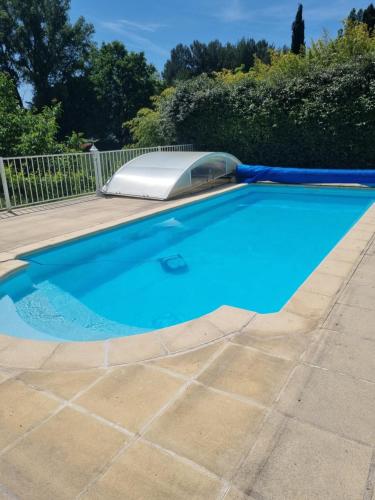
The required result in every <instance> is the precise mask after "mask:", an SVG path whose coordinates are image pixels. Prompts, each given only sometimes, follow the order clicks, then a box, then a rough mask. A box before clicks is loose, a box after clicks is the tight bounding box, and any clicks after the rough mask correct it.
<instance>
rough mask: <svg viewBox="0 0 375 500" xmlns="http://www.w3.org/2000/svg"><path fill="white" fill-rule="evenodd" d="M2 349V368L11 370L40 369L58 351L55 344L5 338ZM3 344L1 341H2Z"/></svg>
mask: <svg viewBox="0 0 375 500" xmlns="http://www.w3.org/2000/svg"><path fill="white" fill-rule="evenodd" d="M3 342H4V344H6V345H4V348H1V347H0V366H3V367H7V366H8V367H11V368H25V367H26V368H30V369H35V368H40V367H41V366H42V365H43V363H44V362H45V361H46V360H47V359H48V357H49V356H50V355H51V354H52V353H53V351H54V350H55V349H56V344H55V343H53V342H35V341H33V340H25V339H19V338H12V337H8V340H6V337H5V338H3ZM0 343H1V339H0Z"/></svg>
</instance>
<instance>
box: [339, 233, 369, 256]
mask: <svg viewBox="0 0 375 500" xmlns="http://www.w3.org/2000/svg"><path fill="white" fill-rule="evenodd" d="M365 244H366V242H364V241H363V240H360V239H357V238H352V237H350V236H347V237H346V238H344V239H343V240H341V241H340V248H342V249H346V250H354V251H356V250H358V251H361V252H362V251H363V247H364V245H365Z"/></svg>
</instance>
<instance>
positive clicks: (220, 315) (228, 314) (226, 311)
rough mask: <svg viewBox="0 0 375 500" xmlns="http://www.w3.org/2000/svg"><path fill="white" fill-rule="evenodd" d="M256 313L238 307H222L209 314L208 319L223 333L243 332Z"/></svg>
mask: <svg viewBox="0 0 375 500" xmlns="http://www.w3.org/2000/svg"><path fill="white" fill-rule="evenodd" d="M255 314H256V313H255V312H253V311H247V310H246V309H239V308H238V307H230V306H221V307H219V309H216V311H214V312H212V313H210V314H207V315H206V318H207V319H208V320H209V321H211V323H213V324H214V325H216V326H217V327H218V328H219V329H220V330H221V331H222V332H223V333H231V332H237V331H239V330H241V328H243V327H244V326H245V325H246V324H247V323H248V322H249V321H250V320H251V319H252V318H253V317H254V316H255Z"/></svg>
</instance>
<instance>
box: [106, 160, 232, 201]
mask: <svg viewBox="0 0 375 500" xmlns="http://www.w3.org/2000/svg"><path fill="white" fill-rule="evenodd" d="M240 163H241V162H240V161H239V160H238V159H237V158H236V157H235V156H233V155H230V154H228V153H207V152H199V151H194V152H190V151H189V152H174V151H173V152H164V151H163V152H161V151H160V152H155V153H148V154H144V155H141V156H138V157H137V158H134V159H133V160H131V161H129V162H128V163H125V164H124V165H123V166H122V167H120V168H119V169H118V170H117V172H116V173H115V174H114V175H113V176H112V177H111V178H110V179H109V181H108V182H107V183H106V184H105V185H104V186H103V188H102V193H104V194H111V195H117V196H136V197H140V198H153V199H157V200H166V199H168V198H172V197H174V196H177V195H179V194H181V193H183V192H187V191H191V190H194V189H195V188H196V187H198V186H203V185H204V184H207V183H209V182H212V181H213V180H215V179H218V178H219V177H224V176H225V175H228V174H231V173H234V172H235V169H236V166H237V165H238V164H240Z"/></svg>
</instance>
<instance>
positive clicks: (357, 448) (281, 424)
mask: <svg viewBox="0 0 375 500" xmlns="http://www.w3.org/2000/svg"><path fill="white" fill-rule="evenodd" d="M371 453H372V450H371V448H370V447H367V446H364V445H361V444H358V443H355V442H352V441H349V440H347V439H343V438H341V437H339V436H336V435H334V434H331V433H329V432H326V431H323V430H320V429H317V428H315V427H313V426H311V425H309V424H306V423H303V422H298V421H296V420H294V419H289V418H284V417H282V416H280V415H278V414H273V415H271V417H270V418H269V419H268V421H267V423H266V425H265V426H264V427H263V429H262V431H261V432H260V434H259V437H258V440H257V444H256V446H254V447H253V449H252V451H251V453H250V454H249V456H248V457H247V459H246V460H245V462H244V463H243V465H242V467H241V469H240V471H239V473H238V474H237V477H236V478H235V480H234V482H235V483H236V484H237V486H238V487H239V488H240V489H241V490H242V491H244V492H246V493H248V494H252V495H253V496H254V498H256V499H267V500H268V499H269V500H271V499H272V500H323V499H324V500H354V499H358V500H360V499H362V498H363V494H364V491H365V488H366V481H367V475H368V470H369V464H370V461H371Z"/></svg>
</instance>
